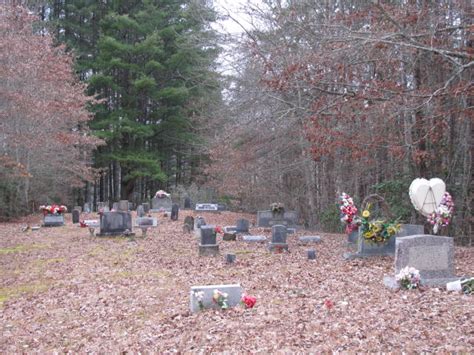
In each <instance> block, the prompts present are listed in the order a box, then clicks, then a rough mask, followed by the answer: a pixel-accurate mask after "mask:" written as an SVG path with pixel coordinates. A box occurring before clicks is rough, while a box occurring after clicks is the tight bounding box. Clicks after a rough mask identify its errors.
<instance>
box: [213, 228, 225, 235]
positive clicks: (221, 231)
mask: <svg viewBox="0 0 474 355" xmlns="http://www.w3.org/2000/svg"><path fill="white" fill-rule="evenodd" d="M214 232H216V233H219V234H223V233H224V231H223V230H222V228H221V227H220V226H217V227H216V228H214Z"/></svg>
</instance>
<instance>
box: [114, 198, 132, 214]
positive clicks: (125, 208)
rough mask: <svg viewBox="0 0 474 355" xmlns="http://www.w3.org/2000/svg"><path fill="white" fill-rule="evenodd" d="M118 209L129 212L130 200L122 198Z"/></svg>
mask: <svg viewBox="0 0 474 355" xmlns="http://www.w3.org/2000/svg"><path fill="white" fill-rule="evenodd" d="M117 210H118V211H121V212H128V211H129V209H128V200H120V201H119V202H118V206H117Z"/></svg>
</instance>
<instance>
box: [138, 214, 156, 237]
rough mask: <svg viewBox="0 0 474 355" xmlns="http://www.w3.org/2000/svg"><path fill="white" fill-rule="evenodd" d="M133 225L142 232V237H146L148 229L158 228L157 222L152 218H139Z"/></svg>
mask: <svg viewBox="0 0 474 355" xmlns="http://www.w3.org/2000/svg"><path fill="white" fill-rule="evenodd" d="M135 225H136V226H137V227H138V228H140V229H141V230H142V236H144V237H145V236H146V233H147V231H148V229H149V228H154V227H157V226H158V220H157V219H156V218H154V217H139V218H137V219H136V220H135Z"/></svg>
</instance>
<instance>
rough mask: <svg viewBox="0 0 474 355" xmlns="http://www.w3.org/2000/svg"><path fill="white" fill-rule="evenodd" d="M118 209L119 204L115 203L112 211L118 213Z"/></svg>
mask: <svg viewBox="0 0 474 355" xmlns="http://www.w3.org/2000/svg"><path fill="white" fill-rule="evenodd" d="M118 208H119V204H118V202H114V203H113V204H112V210H114V211H118Z"/></svg>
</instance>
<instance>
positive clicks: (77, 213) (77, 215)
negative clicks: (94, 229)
mask: <svg viewBox="0 0 474 355" xmlns="http://www.w3.org/2000/svg"><path fill="white" fill-rule="evenodd" d="M80 217H81V212H80V211H79V210H72V223H74V224H76V223H79V219H80Z"/></svg>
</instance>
